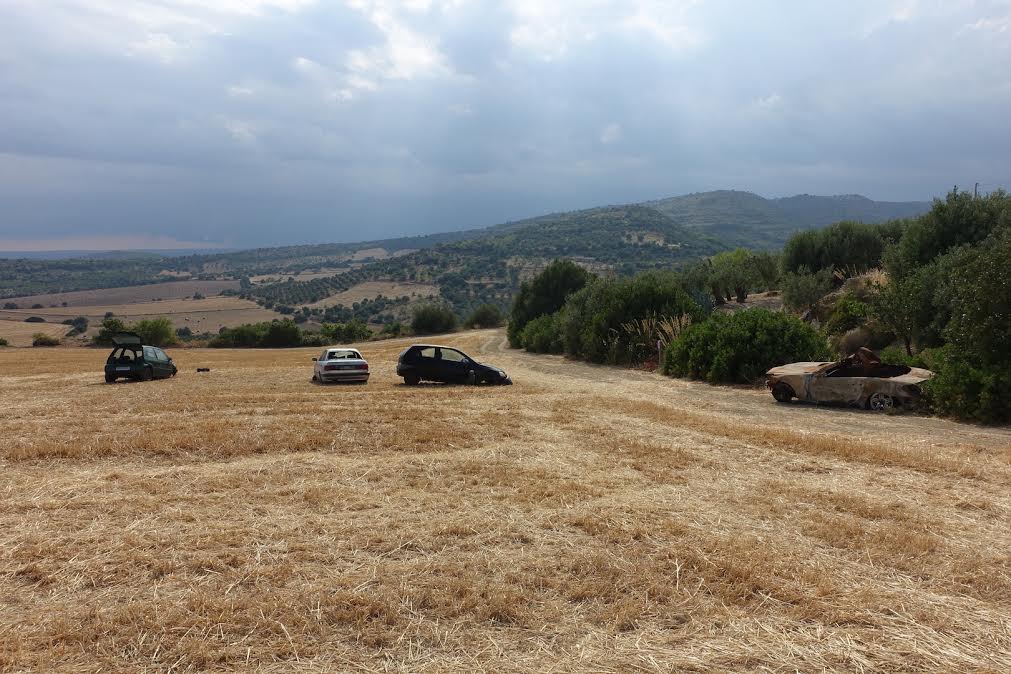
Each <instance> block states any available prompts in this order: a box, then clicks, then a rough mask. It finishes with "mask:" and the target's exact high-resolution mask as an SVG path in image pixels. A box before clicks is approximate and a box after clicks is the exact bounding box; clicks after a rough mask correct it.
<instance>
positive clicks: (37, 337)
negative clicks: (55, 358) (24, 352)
mask: <svg viewBox="0 0 1011 674" xmlns="http://www.w3.org/2000/svg"><path fill="white" fill-rule="evenodd" d="M59 345H60V340H59V338H58V337H50V336H49V335H47V334H45V333H43V332H36V333H35V334H34V335H32V346H59Z"/></svg>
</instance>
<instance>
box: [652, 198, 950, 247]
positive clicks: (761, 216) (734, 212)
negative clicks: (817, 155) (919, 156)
mask: <svg viewBox="0 0 1011 674" xmlns="http://www.w3.org/2000/svg"><path fill="white" fill-rule="evenodd" d="M644 205H646V206H649V207H651V208H655V209H656V210H658V211H660V212H661V213H663V214H665V215H667V216H668V217H670V218H671V219H672V220H674V222H676V223H678V224H680V225H682V226H685V227H690V228H694V229H697V230H701V231H703V232H705V233H707V234H709V235H711V236H714V237H716V238H718V239H719V240H720V241H721V242H723V243H724V244H725V245H727V246H728V247H731V248H736V247H738V246H745V247H748V248H770V249H772V248H779V247H781V246H782V245H783V244H784V243H786V240H787V239H788V238H789V237H790V235H791V234H793V233H794V232H797V231H799V230H802V229H810V228H817V227H824V226H826V225H829V224H831V223H833V222H839V221H840V220H857V221H859V222H867V223H878V222H885V221H887V220H893V219H897V218H910V217H913V216H917V215H920V214H922V213H925V212H927V211H928V210H929V209H930V202H926V201H905V202H894V201H872V200H871V199H868V198H867V197H862V196H860V195H858V194H847V195H839V196H830V197H821V196H813V195H810V194H798V195H796V196H792V197H782V198H778V199H766V198H764V197H761V196H759V195H757V194H753V193H751V192H739V191H733V190H719V191H715V192H700V193H696V194H686V195H684V196H680V197H670V198H668V199H660V200H657V201H649V202H645V204H644Z"/></svg>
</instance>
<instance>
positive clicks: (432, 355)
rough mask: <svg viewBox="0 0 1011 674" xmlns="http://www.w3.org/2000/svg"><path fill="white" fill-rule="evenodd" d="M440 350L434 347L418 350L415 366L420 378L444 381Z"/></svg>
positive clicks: (415, 356) (415, 355)
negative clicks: (440, 364)
mask: <svg viewBox="0 0 1011 674" xmlns="http://www.w3.org/2000/svg"><path fill="white" fill-rule="evenodd" d="M438 351H439V350H438V349H436V348H435V347H434V346H426V347H423V348H420V349H418V350H417V352H416V353H415V354H414V363H413V364H414V366H415V367H416V368H417V369H418V376H419V377H421V378H422V379H428V380H429V381H442V379H440V377H441V374H440V368H439V360H438V358H437V357H436V356H437V355H438Z"/></svg>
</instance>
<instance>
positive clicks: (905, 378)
mask: <svg viewBox="0 0 1011 674" xmlns="http://www.w3.org/2000/svg"><path fill="white" fill-rule="evenodd" d="M933 376H934V373H933V372H931V371H930V370H924V369H923V368H921V367H911V368H909V372H907V373H906V374H903V375H899V376H898V377H889V378H888V381H894V382H896V383H897V384H922V383H923V382H925V381H927V380H928V379H930V378H931V377H933Z"/></svg>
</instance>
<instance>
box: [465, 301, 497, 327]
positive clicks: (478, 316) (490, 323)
mask: <svg viewBox="0 0 1011 674" xmlns="http://www.w3.org/2000/svg"><path fill="white" fill-rule="evenodd" d="M503 320H505V317H504V316H503V315H502V310H501V309H499V308H498V306H496V305H494V304H482V305H481V306H479V307H478V308H477V309H474V311H473V312H471V314H470V316H468V317H467V320H466V321H464V323H463V324H464V325H465V326H467V327H468V328H497V327H498V326H500V325H502V321H503Z"/></svg>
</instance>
